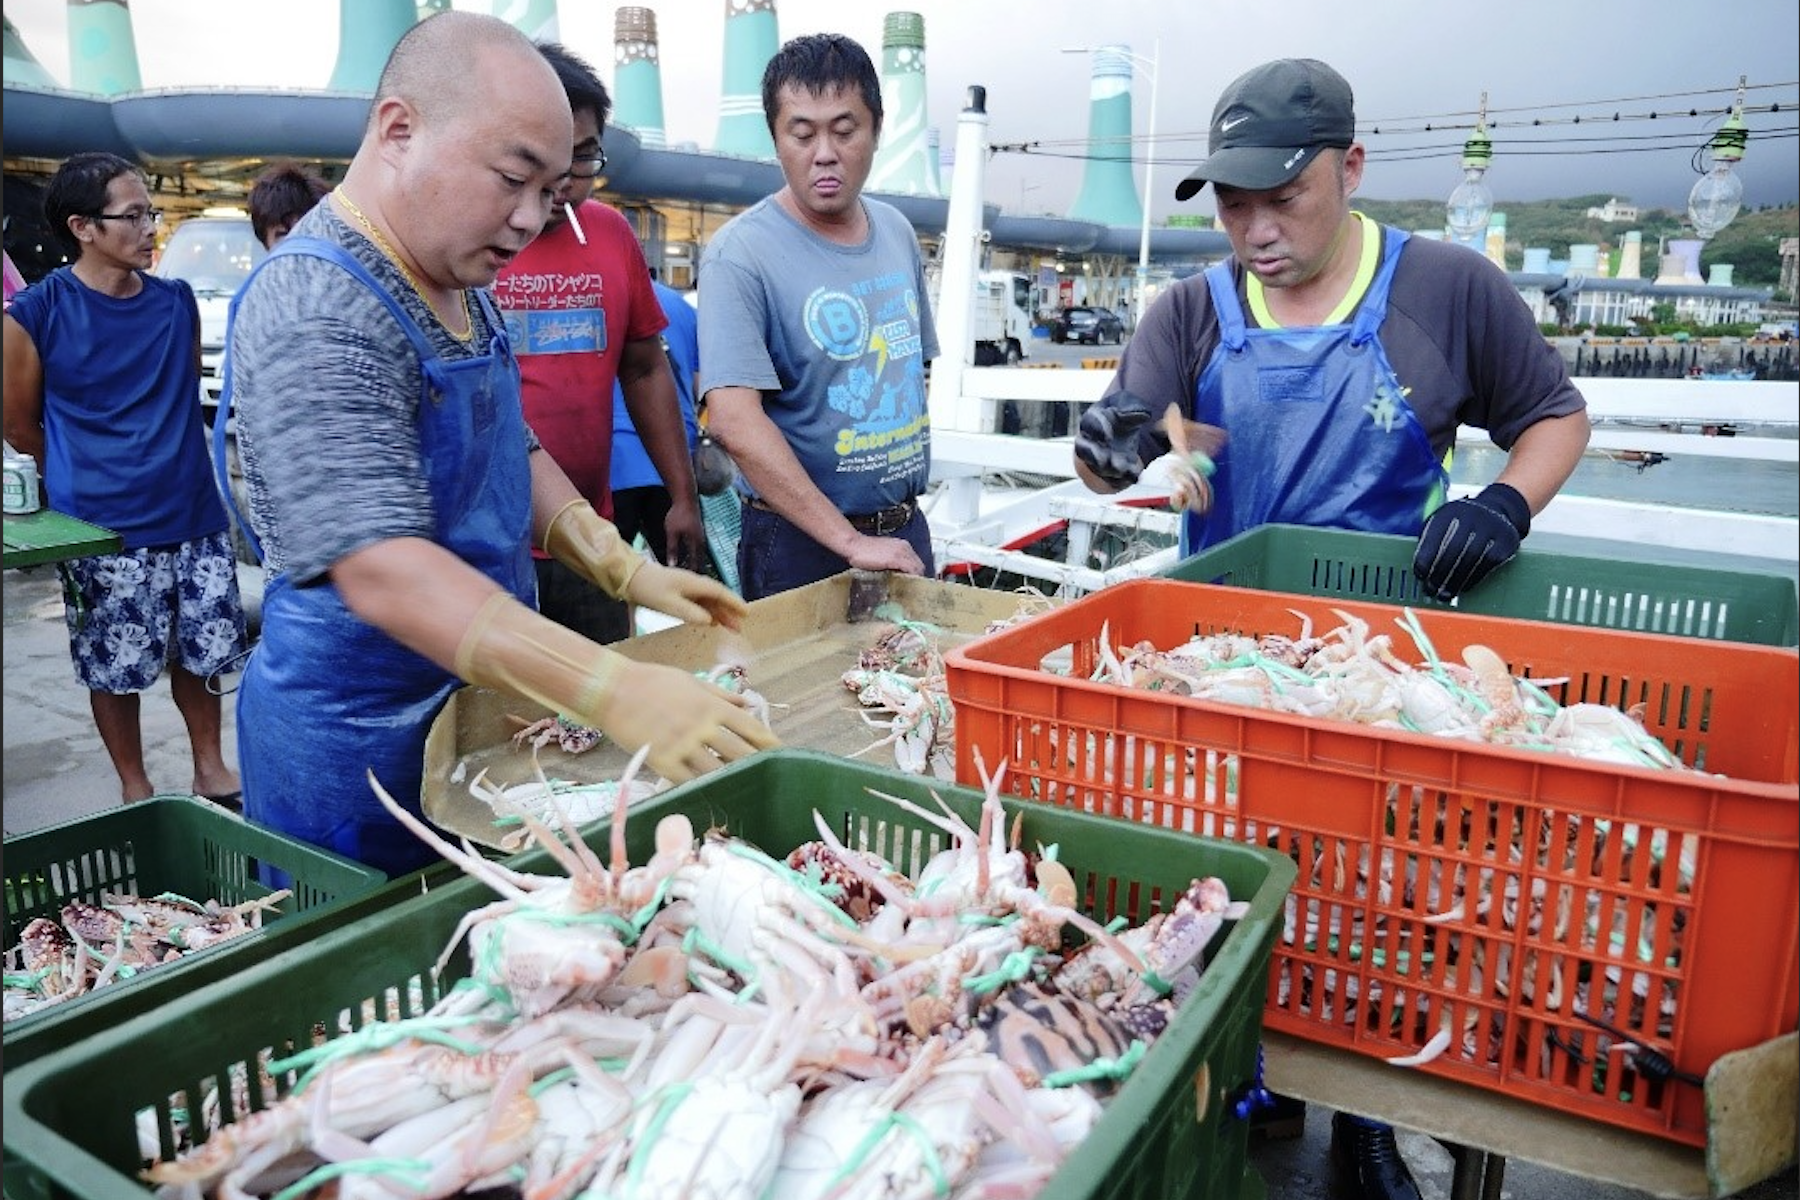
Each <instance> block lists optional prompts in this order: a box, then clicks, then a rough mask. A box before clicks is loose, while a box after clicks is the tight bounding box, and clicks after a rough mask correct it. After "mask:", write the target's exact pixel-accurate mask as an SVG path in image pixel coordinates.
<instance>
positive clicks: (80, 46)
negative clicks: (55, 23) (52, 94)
mask: <svg viewBox="0 0 1800 1200" xmlns="http://www.w3.org/2000/svg"><path fill="white" fill-rule="evenodd" d="M143 86H144V81H143V78H142V77H141V76H140V75H139V74H138V57H137V38H136V36H135V35H134V34H133V33H132V30H131V6H130V5H129V4H127V3H125V0H69V87H70V88H71V89H72V90H74V91H77V92H96V93H98V94H99V95H102V96H116V95H118V94H119V93H120V92H135V91H138V90H140V89H141V88H142V87H143Z"/></svg>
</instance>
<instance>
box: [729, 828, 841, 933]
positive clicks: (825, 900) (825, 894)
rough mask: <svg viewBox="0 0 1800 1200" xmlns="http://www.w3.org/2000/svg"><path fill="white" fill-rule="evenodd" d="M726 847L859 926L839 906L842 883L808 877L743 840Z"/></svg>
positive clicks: (837, 918)
mask: <svg viewBox="0 0 1800 1200" xmlns="http://www.w3.org/2000/svg"><path fill="white" fill-rule="evenodd" d="M726 848H727V850H729V851H730V852H731V853H732V854H735V855H737V856H738V857H740V858H747V859H749V860H750V861H751V862H754V863H760V864H761V865H762V866H763V867H765V868H767V869H768V870H770V871H773V872H774V873H775V874H777V875H779V876H781V877H782V878H783V879H785V880H787V881H788V882H789V883H791V884H793V885H794V886H795V887H796V888H799V889H800V890H801V891H803V892H805V893H807V894H808V895H810V896H812V897H813V898H814V899H816V900H818V902H819V904H820V905H821V906H822V907H823V908H824V909H825V911H826V912H827V913H829V914H831V915H832V917H833V918H834V919H835V920H836V921H837V922H838V923H839V924H840V925H844V926H847V927H848V928H851V929H855V928H856V927H857V925H856V918H854V917H852V916H851V915H850V914H849V913H847V912H845V911H844V910H843V909H841V908H839V907H838V906H837V903H836V901H837V898H838V897H839V896H841V895H843V894H844V889H843V887H842V886H841V885H839V884H835V883H827V882H825V881H824V880H823V879H818V880H813V879H808V878H807V877H806V876H805V875H803V874H801V873H800V872H799V871H796V870H794V868H792V867H790V866H788V865H787V864H786V863H784V862H782V861H780V860H779V859H775V858H771V857H769V856H768V855H767V854H764V853H763V852H762V851H761V850H758V849H757V848H756V847H754V846H746V845H744V844H743V843H742V842H731V843H729V844H728V845H727V847H726Z"/></svg>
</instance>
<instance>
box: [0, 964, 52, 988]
mask: <svg viewBox="0 0 1800 1200" xmlns="http://www.w3.org/2000/svg"><path fill="white" fill-rule="evenodd" d="M50 971H51V968H49V967H40V968H38V969H37V970H35V971H25V972H19V971H8V972H7V973H6V986H7V987H9V988H26V989H28V990H30V991H34V992H35V991H37V986H38V984H40V983H42V982H44V978H45V976H47V975H49V974H50Z"/></svg>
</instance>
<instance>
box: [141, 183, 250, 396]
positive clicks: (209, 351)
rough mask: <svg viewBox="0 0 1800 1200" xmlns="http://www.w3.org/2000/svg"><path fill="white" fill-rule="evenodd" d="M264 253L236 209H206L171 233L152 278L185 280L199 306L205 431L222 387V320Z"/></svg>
mask: <svg viewBox="0 0 1800 1200" xmlns="http://www.w3.org/2000/svg"><path fill="white" fill-rule="evenodd" d="M266 253H267V251H265V250H264V249H263V246H262V243H261V242H259V241H257V240H256V233H255V231H254V230H253V229H252V228H251V226H250V214H249V213H247V212H245V211H244V210H243V209H241V208H230V207H217V208H208V209H206V210H205V211H204V212H202V213H201V214H200V215H199V216H195V217H189V218H188V219H187V220H185V221H183V222H182V223H181V224H179V225H177V226H176V227H175V232H173V233H171V234H170V235H169V240H168V242H167V244H165V245H164V246H163V249H162V255H161V257H160V258H158V259H157V262H156V268H155V269H156V273H157V274H158V275H163V276H167V277H170V278H174V279H185V280H187V282H188V286H189V287H192V288H193V289H194V298H195V299H196V300H197V301H198V302H199V304H200V404H201V409H202V413H203V415H204V416H205V418H206V424H207V426H208V427H209V428H210V427H211V426H212V422H213V414H214V413H216V412H217V411H218V406H219V392H220V391H221V390H222V388H223V387H224V378H223V364H224V358H225V318H226V315H227V313H228V312H229V311H230V309H231V298H232V297H233V296H235V295H237V290H238V288H240V287H242V286H243V283H244V280H245V279H247V278H249V275H250V270H251V268H252V267H254V266H256V264H257V263H259V262H261V261H262V260H263V258H264V256H265V255H266Z"/></svg>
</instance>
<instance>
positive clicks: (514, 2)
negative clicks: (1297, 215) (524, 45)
mask: <svg viewBox="0 0 1800 1200" xmlns="http://www.w3.org/2000/svg"><path fill="white" fill-rule="evenodd" d="M488 11H489V12H491V13H493V14H494V15H495V16H496V17H499V18H500V19H501V20H502V21H505V22H506V23H507V24H509V25H511V26H512V27H513V28H515V29H517V30H518V31H519V32H521V33H523V34H524V35H525V36H526V37H528V38H530V39H531V40H532V41H534V42H559V41H561V40H562V33H561V32H560V30H561V26H560V25H559V23H558V22H557V19H556V0H489V5H488Z"/></svg>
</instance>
